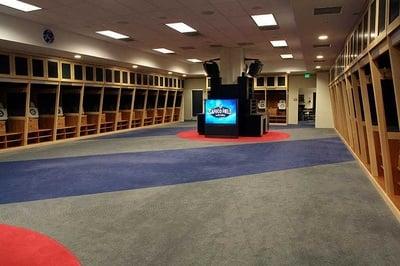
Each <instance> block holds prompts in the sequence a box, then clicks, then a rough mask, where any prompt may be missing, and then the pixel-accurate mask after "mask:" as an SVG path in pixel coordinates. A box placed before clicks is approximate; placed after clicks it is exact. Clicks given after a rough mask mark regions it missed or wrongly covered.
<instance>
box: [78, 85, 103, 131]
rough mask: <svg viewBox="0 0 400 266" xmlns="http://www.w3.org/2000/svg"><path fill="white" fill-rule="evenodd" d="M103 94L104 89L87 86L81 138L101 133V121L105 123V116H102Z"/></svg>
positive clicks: (84, 97)
mask: <svg viewBox="0 0 400 266" xmlns="http://www.w3.org/2000/svg"><path fill="white" fill-rule="evenodd" d="M103 93H104V88H103V87H100V86H99V87H97V86H94V85H92V86H85V89H84V96H83V110H82V115H81V127H80V135H81V136H87V135H93V134H97V133H100V123H101V121H103V122H105V116H103V115H101V110H102V101H103Z"/></svg>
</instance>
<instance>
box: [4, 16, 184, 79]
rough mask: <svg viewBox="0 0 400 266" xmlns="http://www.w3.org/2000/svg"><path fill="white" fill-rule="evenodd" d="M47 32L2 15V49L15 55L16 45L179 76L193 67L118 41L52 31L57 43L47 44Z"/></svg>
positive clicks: (39, 27)
mask: <svg viewBox="0 0 400 266" xmlns="http://www.w3.org/2000/svg"><path fill="white" fill-rule="evenodd" d="M46 28H48V27H47V26H45V25H41V24H38V23H35V22H32V21H28V20H24V19H21V18H16V17H12V16H9V15H5V14H0V40H1V41H2V42H1V43H0V45H1V47H3V48H6V49H9V50H11V51H12V50H14V49H16V48H15V46H14V45H13V43H16V44H17V46H18V44H26V45H31V46H34V47H37V48H42V51H43V53H44V54H48V52H49V51H52V50H57V51H62V52H65V53H66V54H68V55H69V54H70V53H73V54H81V55H86V56H92V57H96V58H104V59H107V60H112V61H117V62H122V63H129V64H137V65H140V66H146V67H151V68H156V69H163V70H167V71H173V72H178V73H188V72H189V68H190V64H188V63H185V62H183V61H179V60H177V59H174V58H171V57H170V56H162V55H160V56H159V55H155V54H151V53H147V52H142V51H139V50H137V49H134V48H130V47H127V46H124V45H120V44H119V41H111V42H108V41H104V40H100V39H96V38H90V37H86V36H83V35H80V34H76V33H72V32H68V31H65V30H62V29H57V28H51V30H53V32H54V33H55V38H56V39H55V41H54V43H52V44H46V43H45V42H44V41H43V39H42V34H43V30H44V29H46ZM36 50H37V49H36ZM84 58H85V57H84Z"/></svg>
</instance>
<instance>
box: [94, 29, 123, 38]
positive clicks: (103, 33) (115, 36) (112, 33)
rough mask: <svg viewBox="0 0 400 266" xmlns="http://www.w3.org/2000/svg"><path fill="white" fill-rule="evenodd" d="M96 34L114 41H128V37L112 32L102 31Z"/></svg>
mask: <svg viewBox="0 0 400 266" xmlns="http://www.w3.org/2000/svg"><path fill="white" fill-rule="evenodd" d="M96 33H97V34H100V35H103V36H107V37H110V38H113V39H116V40H121V39H128V38H129V36H127V35H124V34H121V33H118V32H115V31H112V30H102V31H96Z"/></svg>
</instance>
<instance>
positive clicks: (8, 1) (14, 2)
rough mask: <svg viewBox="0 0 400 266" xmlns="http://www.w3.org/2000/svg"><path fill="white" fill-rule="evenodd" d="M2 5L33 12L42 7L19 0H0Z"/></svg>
mask: <svg viewBox="0 0 400 266" xmlns="http://www.w3.org/2000/svg"><path fill="white" fill-rule="evenodd" d="M0 5H3V6H8V7H11V8H14V9H17V10H20V11H24V12H31V11H36V10H40V9H42V8H41V7H38V6H34V5H31V4H28V3H25V2H22V1H18V0H0Z"/></svg>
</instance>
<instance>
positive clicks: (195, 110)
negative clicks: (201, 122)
mask: <svg viewBox="0 0 400 266" xmlns="http://www.w3.org/2000/svg"><path fill="white" fill-rule="evenodd" d="M202 113H203V91H202V90H192V117H193V118H197V115H198V114H202Z"/></svg>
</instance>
